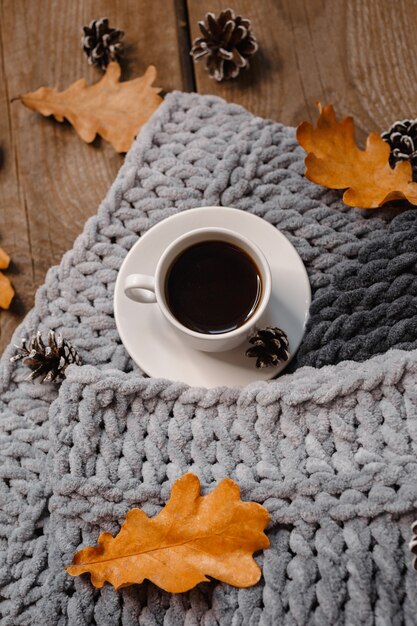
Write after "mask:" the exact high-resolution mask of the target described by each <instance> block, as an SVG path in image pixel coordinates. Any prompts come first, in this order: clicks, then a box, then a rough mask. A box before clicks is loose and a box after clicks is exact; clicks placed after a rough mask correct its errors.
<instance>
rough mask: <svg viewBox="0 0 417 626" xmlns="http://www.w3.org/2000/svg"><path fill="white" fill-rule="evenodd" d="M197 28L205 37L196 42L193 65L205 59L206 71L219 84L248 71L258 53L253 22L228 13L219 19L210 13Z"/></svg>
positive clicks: (225, 12) (194, 43)
mask: <svg viewBox="0 0 417 626" xmlns="http://www.w3.org/2000/svg"><path fill="white" fill-rule="evenodd" d="M198 25H199V27H200V30H201V34H202V37H197V39H195V40H194V41H193V47H192V49H191V52H190V54H191V56H192V57H193V59H194V61H199V60H200V59H203V58H204V57H205V58H206V68H207V70H208V73H209V74H210V76H211V77H212V78H215V79H216V80H217V81H219V82H220V81H222V80H225V79H228V78H236V76H237V75H238V74H239V72H240V70H241V69H244V68H247V67H249V62H248V59H249V58H250V57H251V56H252V55H253V54H255V52H256V51H257V49H258V43H257V41H256V37H255V35H254V34H253V33H252V31H251V23H250V20H247V19H244V18H242V17H240V16H235V14H234V12H233V11H232V10H231V9H226V10H225V11H222V12H221V13H220V15H219V17H218V18H216V16H215V15H214V13H207V14H206V16H205V18H204V21H201V22H198Z"/></svg>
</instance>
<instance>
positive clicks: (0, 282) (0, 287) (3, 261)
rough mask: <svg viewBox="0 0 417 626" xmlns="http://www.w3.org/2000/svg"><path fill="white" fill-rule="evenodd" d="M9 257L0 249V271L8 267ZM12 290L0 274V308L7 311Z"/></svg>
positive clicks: (12, 294)
mask: <svg viewBox="0 0 417 626" xmlns="http://www.w3.org/2000/svg"><path fill="white" fill-rule="evenodd" d="M9 263H10V257H9V255H8V254H6V252H5V251H4V250H2V248H0V269H1V270H5V269H7V268H8V267H9ZM13 296H14V289H13V287H12V285H11V283H10V280H9V279H8V278H7V276H5V275H4V274H3V272H0V308H1V309H8V308H9V306H10V303H11V301H12V300H13Z"/></svg>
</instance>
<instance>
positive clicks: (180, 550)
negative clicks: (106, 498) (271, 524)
mask: <svg viewBox="0 0 417 626" xmlns="http://www.w3.org/2000/svg"><path fill="white" fill-rule="evenodd" d="M268 521H269V513H268V511H267V510H266V509H264V507H262V506H261V505H260V504H257V503H256V502H242V500H241V499H240V490H239V487H238V486H237V485H236V483H235V482H233V480H230V479H229V478H225V479H224V480H222V481H221V482H220V483H219V485H217V487H216V488H215V489H214V490H213V491H212V492H211V493H210V494H208V495H207V496H201V495H200V481H199V479H198V478H197V476H195V475H194V474H184V476H182V477H181V478H180V479H178V480H177V481H176V482H175V483H174V485H173V487H172V491H171V497H170V499H169V501H168V502H167V504H166V506H165V507H164V508H163V509H162V511H161V512H160V513H159V514H158V515H157V516H156V517H154V518H149V517H148V516H147V515H146V514H145V513H144V512H143V511H142V510H140V509H132V510H131V511H129V512H128V514H127V515H126V519H125V521H124V523H123V525H122V527H121V529H120V531H119V533H118V534H117V535H116V537H113V536H112V535H111V534H110V533H102V534H101V535H100V537H99V538H98V542H97V543H98V545H97V546H92V547H88V548H83V549H82V550H80V551H79V552H77V553H76V554H75V556H74V558H73V561H72V564H71V565H70V566H69V567H67V568H66V570H67V572H68V573H69V574H71V576H78V575H79V574H83V573H85V572H89V573H90V574H91V582H92V584H93V585H94V586H95V587H97V588H99V587H102V586H103V584H104V583H105V582H106V581H108V582H109V583H111V584H112V585H113V586H114V587H115V588H116V589H120V588H121V587H126V586H127V585H132V584H134V583H142V582H143V581H144V579H145V578H146V579H148V580H150V581H152V582H153V583H155V584H156V585H158V587H161V588H162V589H165V591H168V592H171V593H181V592H183V591H188V590H189V589H192V588H193V587H194V586H195V585H197V584H198V583H200V582H203V581H207V580H208V578H207V576H210V577H212V578H216V579H218V580H221V581H223V582H225V583H228V584H230V585H234V586H235V587H250V586H251V585H254V584H256V583H257V582H258V580H259V578H260V577H261V570H260V568H259V566H258V565H257V563H256V561H255V560H254V558H253V556H252V555H253V553H254V552H255V551H257V550H261V549H263V548H267V547H268V546H269V540H268V538H267V536H266V535H265V533H264V532H263V531H264V529H265V527H266V526H267V524H268Z"/></svg>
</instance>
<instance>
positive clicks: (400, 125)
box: [381, 120, 417, 181]
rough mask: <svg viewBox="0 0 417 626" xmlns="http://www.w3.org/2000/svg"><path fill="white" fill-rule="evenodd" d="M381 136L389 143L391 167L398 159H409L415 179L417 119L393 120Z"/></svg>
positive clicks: (416, 172) (416, 165) (416, 169)
mask: <svg viewBox="0 0 417 626" xmlns="http://www.w3.org/2000/svg"><path fill="white" fill-rule="evenodd" d="M381 137H382V139H383V140H384V141H386V142H387V143H389V145H390V148H391V154H390V157H389V162H390V165H391V167H394V166H395V164H396V163H398V162H399V161H410V163H411V167H412V168H413V180H415V181H417V120H402V122H395V123H394V124H393V125H392V126H391V128H390V129H389V130H387V131H386V132H385V133H382V135H381Z"/></svg>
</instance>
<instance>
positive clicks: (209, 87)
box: [188, 0, 417, 138]
mask: <svg viewBox="0 0 417 626" xmlns="http://www.w3.org/2000/svg"><path fill="white" fill-rule="evenodd" d="M231 6H232V8H234V9H235V12H237V13H239V14H240V15H243V16H245V17H248V18H250V19H251V21H252V26H253V29H254V32H255V34H256V36H257V38H258V40H259V44H260V49H259V52H258V53H257V55H256V56H255V57H254V58H253V61H252V63H251V67H250V69H249V70H248V71H247V72H244V73H243V74H241V76H240V77H239V78H238V80H236V81H231V82H229V83H220V84H219V83H216V82H215V81H213V80H212V79H211V78H209V76H208V74H207V73H206V71H205V69H204V63H198V64H196V70H195V72H196V86H197V90H198V91H199V92H200V93H215V94H217V95H219V96H222V97H224V98H226V99H227V100H231V101H233V102H237V103H239V104H242V105H244V106H245V107H247V108H248V109H249V110H251V111H253V112H254V113H256V114H257V115H263V116H266V117H270V118H272V119H275V120H279V121H281V122H283V123H284V124H290V125H297V124H298V123H300V121H302V120H304V119H310V120H311V119H315V117H316V108H315V102H316V101H317V100H321V101H322V102H332V103H333V104H334V105H335V107H336V110H337V111H339V112H340V113H341V114H351V115H353V116H354V117H355V120H356V121H357V124H358V127H359V130H360V133H359V134H360V137H361V138H363V137H364V135H365V132H366V133H368V132H369V131H370V130H379V129H383V128H386V127H387V126H389V125H390V124H391V122H392V121H394V120H396V119H398V118H403V117H407V116H412V117H413V116H415V93H416V89H415V85H416V78H417V76H416V74H417V65H416V62H415V57H416V48H417V43H416V40H415V32H416V27H417V11H416V4H415V2H414V0H397V1H396V2H391V1H390V0H336V1H334V0H280V1H279V2H277V1H276V0H260V1H259V2H252V1H251V0H239V1H238V2H234V3H232V4H231ZM223 8H225V5H224V3H223V2H222V1H221V0H188V13H189V22H190V25H191V32H192V38H194V37H196V36H198V35H199V29H198V26H197V22H198V20H200V19H202V18H203V16H204V14H205V13H206V12H207V11H213V12H214V13H216V14H218V13H219V12H220V10H221V9H223Z"/></svg>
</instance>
